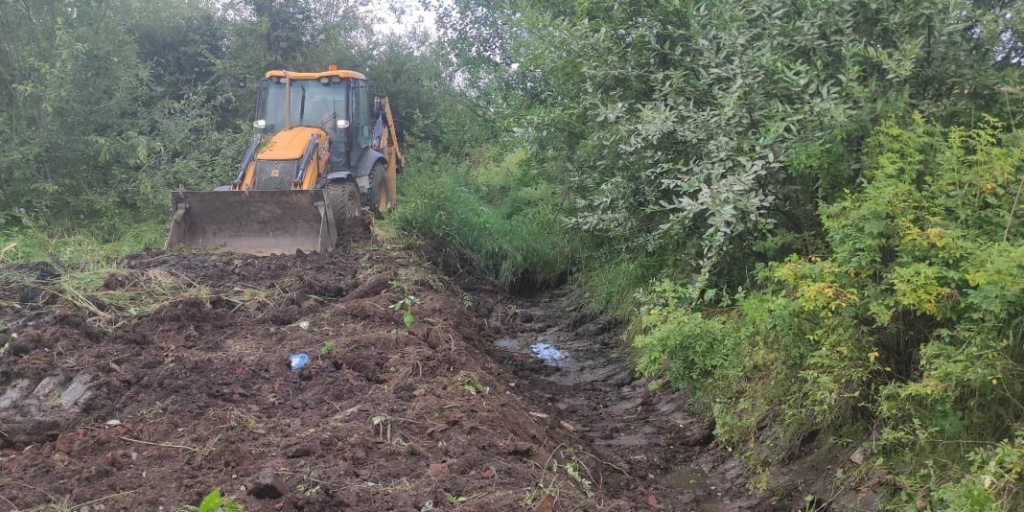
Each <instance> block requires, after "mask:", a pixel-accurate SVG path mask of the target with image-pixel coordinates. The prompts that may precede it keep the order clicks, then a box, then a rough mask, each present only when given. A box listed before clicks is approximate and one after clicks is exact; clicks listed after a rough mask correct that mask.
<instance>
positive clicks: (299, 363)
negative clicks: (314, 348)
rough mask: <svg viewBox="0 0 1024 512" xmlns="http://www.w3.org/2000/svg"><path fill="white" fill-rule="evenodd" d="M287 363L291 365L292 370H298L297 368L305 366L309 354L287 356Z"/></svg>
mask: <svg viewBox="0 0 1024 512" xmlns="http://www.w3.org/2000/svg"><path fill="white" fill-rule="evenodd" d="M288 362H290V363H291V365H292V370H298V369H299V368H302V367H303V366H306V363H308V362H309V354H303V353H298V354H290V355H289V356H288Z"/></svg>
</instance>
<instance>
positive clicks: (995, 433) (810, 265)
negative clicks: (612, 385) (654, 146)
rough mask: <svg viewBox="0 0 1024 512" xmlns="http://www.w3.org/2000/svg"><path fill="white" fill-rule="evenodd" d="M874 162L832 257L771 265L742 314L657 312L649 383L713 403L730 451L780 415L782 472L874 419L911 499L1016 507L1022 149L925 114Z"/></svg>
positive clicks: (832, 230) (1023, 254)
mask: <svg viewBox="0 0 1024 512" xmlns="http://www.w3.org/2000/svg"><path fill="white" fill-rule="evenodd" d="M865 162H866V166H865V174H864V176H865V181H864V184H863V187H862V189H861V190H859V191H856V192H854V191H848V192H847V193H846V195H845V197H844V198H842V199H840V200H838V201H837V202H835V203H833V204H830V205H823V206H822V207H821V209H820V211H821V219H822V223H823V226H824V229H825V234H826V237H827V240H828V243H829V247H830V248H831V254H827V255H810V256H797V255H793V256H790V257H788V258H787V259H785V260H783V261H776V262H772V263H770V264H768V265H767V266H766V267H765V268H764V269H763V270H762V271H761V273H760V275H759V282H760V283H761V288H760V290H758V291H757V292H756V293H752V294H751V295H750V296H748V297H741V298H739V300H738V301H737V302H736V309H727V310H721V309H718V310H712V309H709V308H707V307H705V308H703V309H695V308H693V306H692V304H694V303H696V302H695V301H693V300H692V299H687V300H689V302H688V303H687V302H686V301H685V300H681V299H680V300H677V301H676V303H674V304H673V303H666V304H665V307H666V308H667V310H666V311H664V312H661V311H647V312H645V313H644V314H643V315H641V319H640V322H641V324H642V327H643V329H642V334H641V335H639V336H637V337H636V340H635V342H634V346H636V347H638V348H639V349H640V351H641V368H642V369H644V370H646V371H654V370H658V369H659V368H660V370H659V371H662V372H663V374H664V375H665V377H666V378H668V379H669V380H670V381H671V382H673V383H674V384H676V385H680V386H694V387H695V388H697V389H698V391H700V390H701V389H705V391H704V392H703V393H700V394H699V398H700V399H701V400H703V402H704V403H706V404H712V407H713V408H714V410H715V412H716V418H717V420H718V425H717V428H718V432H719V433H721V434H723V435H724V437H725V439H726V440H727V441H730V442H734V443H738V442H742V440H744V439H747V438H746V437H744V436H747V435H752V433H753V429H754V426H755V425H757V424H759V423H760V422H761V421H762V420H764V419H767V418H769V417H770V418H772V423H773V424H775V425H777V426H778V427H777V428H773V429H769V432H772V433H773V435H774V439H772V440H771V441H772V442H775V443H778V444H779V445H780V446H779V449H778V450H776V451H775V452H773V454H772V455H771V457H785V456H787V455H790V454H792V453H794V450H796V449H797V446H798V445H799V443H800V442H801V440H802V439H806V435H807V434H808V433H812V432H822V431H829V430H833V431H834V430H835V429H836V428H837V427H839V426H840V425H843V424H849V423H851V422H856V421H857V420H858V419H863V420H869V421H870V423H871V424H873V425H874V428H875V432H876V433H877V434H878V441H877V443H876V449H877V451H878V456H879V461H880V462H882V463H884V464H887V465H891V466H893V467H894V468H896V469H897V470H899V471H901V472H900V473H898V475H897V481H899V482H901V484H900V486H899V487H900V489H901V491H900V493H901V494H902V495H903V497H902V498H898V499H899V500H906V501H907V502H909V503H915V500H917V499H922V498H927V499H929V500H931V503H932V506H934V507H936V508H940V509H941V508H948V509H957V510H963V509H964V508H962V507H968V508H969V509H986V508H991V507H997V508H998V507H1003V508H1014V507H1017V506H1020V505H1022V503H1021V496H1020V493H1019V492H1017V491H1016V490H1015V489H1016V487H1015V484H1014V486H1011V485H1010V484H1008V483H1007V482H1010V481H1011V480H1012V481H1013V482H1016V478H1017V476H1019V471H1020V468H1019V467H1018V466H1019V462H1012V463H1011V462H1006V461H1012V460H1013V459H1012V457H1011V456H1008V455H1006V453H1010V452H1012V451H1013V450H1018V451H1019V449H1020V446H1019V429H1020V427H1021V425H1022V422H1024V405H1022V403H1021V401H1020V399H1019V397H1020V396H1022V392H1024V357H1022V348H1021V333H1022V332H1024V223H1022V222H1020V220H1019V219H1018V217H1019V216H1020V213H1021V212H1020V211H1018V210H1020V209H1021V208H1022V207H1024V205H1022V204H1019V199H1020V194H1021V191H1022V189H1024V181H1022V179H1021V174H1022V172H1024V139H1022V137H1021V136H1020V135H1019V134H1018V133H1017V132H1014V131H1008V130H1006V127H1005V126H1003V125H1001V124H999V123H997V122H995V121H994V120H991V119H989V120H986V121H985V122H984V123H983V124H982V125H981V126H979V127H978V128H974V129H970V130H965V129H957V128H954V129H949V130H941V129H939V128H937V127H935V126H932V125H930V124H928V123H926V122H925V121H924V120H923V119H922V118H921V117H920V116H914V117H913V118H912V119H910V120H908V121H907V122H905V123H894V122H890V123H886V124H884V125H883V126H881V127H880V128H878V129H877V130H876V131H875V133H874V135H873V137H872V138H871V139H870V141H869V142H868V150H867V152H866V154H865ZM666 290H671V288H670V287H668V286H667V285H661V286H660V288H659V287H655V288H653V289H652V292H651V296H662V297H664V296H669V295H671V293H668V292H666ZM676 296H677V297H685V294H682V295H680V294H679V293H676ZM648 302H650V301H648ZM655 313H658V314H655ZM730 354H732V355H733V356H734V357H730V356H729V355H730ZM659 358H665V359H666V361H664V362H662V361H660V359H659ZM702 381H703V382H702ZM757 403H762V404H766V406H764V407H758V406H755V405H753V404H757ZM769 415H770V416H769ZM863 424H865V425H866V424H868V421H864V422H863ZM1015 431H1017V432H1018V433H1017V434H1014V432H1015ZM869 434H870V433H869V432H866V431H865V432H863V435H864V436H865V437H867V436H868V435H869ZM1011 436H1015V439H1017V440H1015V441H1012V442H1011V441H1004V442H1002V443H999V444H991V445H986V444H985V443H995V442H996V441H997V440H999V439H1008V438H1010V437H1011ZM979 443H981V445H982V446H983V448H979V449H977V450H972V449H973V448H974V447H976V446H978V445H979ZM986 446H987V447H986ZM965 447H966V448H965ZM1018 460H1019V459H1018ZM1014 470H1016V471H1017V473H1014ZM927 489H936V490H937V491H936V492H935V493H933V494H931V495H928V493H927Z"/></svg>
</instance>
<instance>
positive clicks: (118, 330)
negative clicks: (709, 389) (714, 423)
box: [0, 243, 720, 511]
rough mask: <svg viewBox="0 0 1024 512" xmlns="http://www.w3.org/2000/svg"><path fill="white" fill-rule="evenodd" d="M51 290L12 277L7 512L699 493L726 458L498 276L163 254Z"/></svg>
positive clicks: (305, 258) (499, 505) (569, 503)
mask: <svg viewBox="0 0 1024 512" xmlns="http://www.w3.org/2000/svg"><path fill="white" fill-rule="evenodd" d="M33 271H35V272H36V273H38V272H39V271H40V270H39V269H32V268H26V269H25V270H24V272H23V273H22V276H23V277H25V279H28V278H33V279H34V277H35V276H30V275H29V274H32V272H33ZM459 272H460V273H462V274H466V271H465V269H464V268H461V267H460V268H459ZM30 284H32V286H33V289H37V290H39V293H38V294H37V295H36V296H35V298H34V299H32V300H27V301H22V300H20V298H21V297H20V293H21V292H20V291H19V290H18V289H17V288H16V283H14V284H11V283H8V284H2V285H0V296H2V299H0V300H3V301H5V302H4V303H3V304H5V307H4V309H3V310H2V311H0V321H2V322H3V324H0V325H2V326H4V327H5V330H4V333H3V336H4V338H3V339H2V340H0V344H3V343H6V349H4V351H3V352H2V354H0V496H2V497H3V500H2V501H3V502H4V503H5V504H6V505H8V506H10V507H14V508H17V509H30V508H33V507H39V506H42V505H46V504H52V503H64V504H65V505H68V506H70V505H72V504H77V505H87V506H89V507H91V508H92V509H94V510H99V509H103V510H157V509H158V508H159V507H163V509H165V510H174V509H177V508H180V507H181V506H183V505H186V504H197V503H198V502H199V500H200V498H201V497H202V495H204V494H205V493H207V492H209V491H210V490H212V489H213V488H215V487H216V488H220V489H222V490H223V492H224V493H225V494H229V495H233V496H234V499H235V500H236V501H238V502H239V503H242V504H243V505H244V506H245V509H246V510H302V511H316V510H323V511H328V510H410V511H424V510H437V509H454V508H464V509H466V510H485V511H486V510H495V511H498V510H520V509H534V510H541V511H550V510H636V509H648V508H649V509H663V508H667V509H678V510H688V509H689V508H695V507H696V506H697V502H698V501H699V500H697V499H695V498H694V496H692V494H693V493H690V494H689V495H688V494H687V492H689V491H683V490H679V489H673V488H671V486H670V485H668V484H666V483H664V482H663V481H662V480H661V475H665V474H667V473H669V472H671V471H672V470H673V469H674V468H675V467H676V466H678V465H679V464H682V463H684V462H685V461H686V460H688V459H690V458H692V457H693V456H694V453H696V452H694V451H693V449H691V448H686V447H693V446H696V447H699V446H702V445H705V444H707V442H708V441H709V440H710V426H709V425H708V424H706V422H702V421H701V420H699V418H695V417H693V416H691V415H688V414H686V413H684V412H683V411H681V410H679V409H678V408H675V407H674V406H670V405H668V404H669V403H670V402H669V400H674V399H675V398H672V397H669V398H654V397H653V395H652V394H651V393H649V392H648V391H647V390H646V388H645V386H644V383H643V382H642V381H637V380H636V379H635V378H634V377H633V376H632V373H631V372H629V370H628V369H627V367H626V366H625V365H623V364H620V363H615V362H610V361H609V360H608V359H607V358H606V357H605V356H600V357H599V356H598V355H597V354H598V352H597V351H598V350H603V352H601V353H602V354H603V353H610V351H609V350H608V349H609V348H610V346H611V344H612V341H611V340H613V339H614V338H615V337H616V336H617V331H615V329H614V328H610V327H608V326H603V327H599V328H597V329H596V330H594V331H586V330H583V331H579V332H581V333H582V336H583V338H581V337H579V336H577V337H571V336H570V335H569V333H570V332H576V330H571V329H570V327H569V323H567V322H566V321H565V320H567V319H568V320H571V318H569V317H571V316H572V315H567V314H566V313H565V311H564V307H565V305H564V304H563V303H559V302H551V301H555V300H557V299H550V300H549V299H536V300H535V301H533V302H529V303H522V302H518V303H517V302H516V301H513V300H512V299H509V298H507V297H503V296H501V295H500V294H497V293H496V292H495V291H494V290H493V288H492V287H490V286H489V285H488V284H487V283H486V282H484V281H482V280H481V279H480V278H479V276H477V275H468V274H467V275H460V276H458V279H454V280H453V279H451V278H448V277H445V276H444V275H442V274H441V273H440V272H438V271H437V270H436V269H435V268H434V266H433V265H432V264H431V263H429V262H428V261H427V259H424V258H421V257H417V256H413V255H411V254H409V253H405V252H393V251H388V250H385V249H382V248H379V247H376V246H374V245H372V244H368V243H362V244H355V243H354V244H353V245H352V247H351V248H350V250H348V251H337V252H333V253H326V254H295V255H276V256H266V257H252V256H246V255H239V254H232V253H218V254H199V253H195V254H169V253H164V252H161V251H153V252H147V253H143V254H138V255H135V256H132V257H130V258H127V259H126V260H125V261H124V262H122V264H121V265H120V269H118V270H117V271H115V272H112V273H111V274H110V275H108V276H106V278H105V279H104V280H103V283H102V285H100V286H99V288H98V289H96V290H86V291H85V292H86V293H85V299H82V298H79V299H78V300H69V299H68V295H67V294H66V293H65V294H62V293H58V292H57V291H55V290H53V289H52V287H53V285H52V284H51V283H49V282H47V281H46V280H41V281H39V282H36V281H32V282H31V283H30ZM5 286H6V287H7V288H5ZM43 296H48V297H52V298H50V299H46V300H39V298H40V297H43ZM60 297H63V298H60ZM101 304H102V305H103V306H102V307H101V306H100V305H101ZM553 305H554V307H553ZM592 323H593V322H592ZM509 339H511V340H514V342H509V341H504V342H502V341H501V340H509ZM496 340H497V341H496ZM539 340H543V341H544V342H545V343H549V344H552V345H558V346H561V347H562V349H564V350H567V351H571V352H572V353H573V354H574V355H572V357H570V358H569V360H567V361H565V364H562V365H550V364H547V363H546V362H545V361H543V360H541V359H538V358H537V357H536V355H535V353H534V352H531V350H532V349H531V344H532V343H537V342H540V341H539ZM581 340H584V341H581ZM585 340H589V341H585ZM502 343H504V344H502ZM574 343H575V344H576V345H574ZM602 347H603V348H602ZM588 351H589V352H588ZM299 354H303V355H304V356H305V357H306V358H307V362H305V363H304V364H302V365H301V367H298V368H294V369H293V368H292V363H291V359H290V357H289V356H292V355H299ZM602 396H603V397H604V399H603V400H604V401H602V402H600V403H597V402H595V401H598V400H602V399H601V398H600V397H602ZM676 398H678V397H676ZM681 425H682V426H681ZM687 425H689V426H687ZM697 449H698V450H699V448H697ZM715 500H718V501H720V498H715ZM715 500H705V503H706V504H707V505H708V506H712V507H713V506H716V505H715V503H717V501H715ZM705 509H707V507H705Z"/></svg>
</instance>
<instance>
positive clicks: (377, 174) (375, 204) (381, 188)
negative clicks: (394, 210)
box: [370, 162, 395, 218]
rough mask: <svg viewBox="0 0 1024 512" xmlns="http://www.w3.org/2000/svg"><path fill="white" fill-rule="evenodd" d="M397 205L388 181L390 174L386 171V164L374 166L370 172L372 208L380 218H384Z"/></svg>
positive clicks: (380, 163)
mask: <svg viewBox="0 0 1024 512" xmlns="http://www.w3.org/2000/svg"><path fill="white" fill-rule="evenodd" d="M394 204H395V198H394V197H392V196H391V183H390V182H389V180H388V173H387V171H386V170H385V169H384V163H382V162H377V163H375V164H373V168H372V169H371V170H370V208H371V209H372V210H373V214H374V215H376V216H377V217H378V218H379V217H383V216H384V212H386V211H387V210H389V209H390V208H391V207H392V206H394Z"/></svg>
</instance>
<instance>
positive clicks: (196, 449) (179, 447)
mask: <svg viewBox="0 0 1024 512" xmlns="http://www.w3.org/2000/svg"><path fill="white" fill-rule="evenodd" d="M117 438H118V439H121V440H124V441H129V442H132V443H139V444H145V445H149V446H159V447H161V448H177V449H179V450H188V451H190V452H192V453H199V449H198V448H193V447H191V446H182V445H180V444H160V443H151V442H149V441H141V440H139V439H132V438H130V437H124V436H117Z"/></svg>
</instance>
